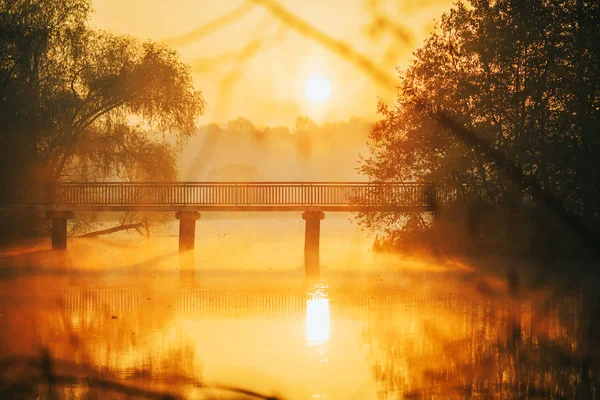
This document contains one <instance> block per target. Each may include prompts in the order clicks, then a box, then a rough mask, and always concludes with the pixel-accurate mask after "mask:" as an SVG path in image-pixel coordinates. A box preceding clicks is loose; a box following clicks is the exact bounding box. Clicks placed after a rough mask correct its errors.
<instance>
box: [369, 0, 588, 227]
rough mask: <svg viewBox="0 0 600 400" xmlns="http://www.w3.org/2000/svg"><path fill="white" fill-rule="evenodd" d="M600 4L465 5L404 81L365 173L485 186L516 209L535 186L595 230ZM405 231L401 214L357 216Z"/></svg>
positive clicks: (447, 18)
mask: <svg viewBox="0 0 600 400" xmlns="http://www.w3.org/2000/svg"><path fill="white" fill-rule="evenodd" d="M599 35H600V3H598V2H589V1H583V0H554V1H545V0H530V1H515V0H496V1H493V0H470V1H469V2H468V4H465V3H464V2H462V1H459V2H457V3H456V4H455V5H454V7H453V8H452V9H451V11H450V12H448V13H446V14H444V15H443V17H442V19H441V21H440V22H439V26H438V27H437V29H436V31H435V33H433V34H432V35H431V36H430V37H429V38H428V39H427V41H426V42H425V44H424V45H423V47H422V48H420V49H419V50H418V51H417V52H416V53H415V59H414V61H413V63H412V64H411V66H410V67H409V68H408V69H407V70H406V71H404V72H402V73H401V79H402V81H401V85H400V87H399V94H398V99H397V103H396V104H395V105H390V104H385V103H383V102H380V104H379V112H380V114H381V115H382V116H383V119H382V120H380V121H379V122H378V123H376V124H375V126H374V128H373V129H372V131H371V134H370V139H371V140H370V143H369V146H370V153H371V154H370V157H368V158H366V159H364V160H363V163H362V166H361V172H362V173H364V174H366V175H368V176H369V177H370V178H371V179H372V180H376V181H409V180H425V181H431V182H434V183H436V184H447V185H451V186H454V187H456V188H457V189H458V190H459V191H460V192H462V193H463V195H464V199H465V201H466V202H469V201H474V198H473V197H474V196H473V195H472V194H470V193H466V192H465V190H464V184H467V185H469V184H470V185H478V186H479V187H482V188H483V189H484V191H483V194H482V195H481V197H482V200H484V201H485V202H487V203H492V202H493V201H495V199H498V198H499V197H502V198H504V199H506V198H510V201H511V202H512V206H513V207H515V206H516V207H520V206H521V205H523V204H524V203H527V202H528V200H529V199H530V198H531V193H532V187H531V184H529V183H528V182H536V184H539V185H540V186H541V187H542V188H543V189H544V190H545V191H547V192H550V193H552V194H553V195H554V196H555V197H556V198H557V199H559V201H560V202H561V204H562V206H563V207H564V208H565V209H566V210H568V211H569V212H571V213H574V214H576V215H579V216H581V217H583V218H584V219H585V220H586V221H587V222H589V223H591V224H593V225H594V226H595V227H597V226H598V220H599V213H600V187H599V183H598V182H600V180H599V179H598V177H599V176H600V163H599V162H598V158H597V157H595V156H594V154H597V152H598V150H600V135H598V134H597V133H598V132H597V126H598V124H599V122H600V71H599V70H598V69H597V68H596V66H597V65H598V62H599V61H600V44H599V43H598V41H597V40H596V39H595V38H597V37H599ZM440 116H447V117H449V118H451V120H452V121H454V122H455V123H456V124H457V125H458V126H460V127H461V128H463V127H464V128H465V129H469V130H470V131H471V132H476V133H477V135H478V137H479V139H481V140H482V141H483V142H484V143H486V144H487V145H489V146H490V147H491V148H492V149H494V150H495V151H498V152H499V154H502V155H503V156H504V157H505V158H507V159H509V160H511V161H512V162H513V163H514V165H516V166H518V168H520V170H522V171H523V181H522V182H515V180H514V179H513V177H512V176H511V174H510V171H508V170H507V168H506V165H503V164H500V163H498V162H495V161H494V160H491V159H489V158H486V157H485V156H484V151H483V149H482V148H480V146H479V145H476V144H467V143H465V142H464V141H463V140H461V138H460V137H459V136H457V135H456V134H455V132H453V131H452V129H450V128H449V127H448V125H447V124H444V123H443V121H442V119H441V117H440ZM359 219H360V220H361V222H363V223H365V224H367V226H369V227H371V228H373V229H377V230H384V229H385V227H389V226H401V225H402V222H403V221H402V220H401V219H400V217H399V216H398V215H395V214H385V215H384V214H378V215H369V214H364V215H360V216H359Z"/></svg>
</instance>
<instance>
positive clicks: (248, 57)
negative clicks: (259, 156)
mask: <svg viewBox="0 0 600 400" xmlns="http://www.w3.org/2000/svg"><path fill="white" fill-rule="evenodd" d="M246 3H247V2H246V1H245V0H171V1H165V0H93V5H94V9H95V12H94V14H93V16H92V24H93V25H94V26H96V27H97V28H100V29H104V30H107V31H110V32H113V33H119V34H128V35H132V36H135V37H138V38H140V39H144V40H146V39H150V40H155V41H165V40H166V41H167V43H169V44H170V45H172V46H173V47H174V48H175V49H176V50H178V51H179V52H180V53H181V55H182V58H183V60H184V61H185V62H187V63H189V64H191V65H192V68H193V72H194V79H195V83H196V86H197V87H198V89H200V90H202V91H203V93H204V95H205V98H206V100H207V102H208V107H209V110H208V112H207V114H206V115H205V116H203V117H202V121H201V122H202V123H208V122H213V121H217V122H218V121H225V120H229V119H232V118H235V117H238V116H243V117H246V118H248V119H250V120H252V121H254V122H255V124H257V125H278V124H281V125H287V126H291V125H293V122H294V120H295V118H296V116H298V115H307V116H309V117H311V118H313V119H315V120H316V121H318V122H322V121H332V120H333V121H337V120H346V119H348V118H349V117H351V116H353V115H357V116H363V117H373V116H375V112H376V105H377V98H378V97H381V98H384V99H386V100H393V99H394V97H395V94H394V90H391V89H390V88H389V87H387V88H386V87H384V86H382V85H378V84H376V83H374V81H373V80H372V79H370V78H369V77H367V76H366V75H365V73H364V72H363V71H361V70H359V69H358V68H357V67H355V66H354V65H352V64H351V63H350V62H348V61H347V60H344V59H343V58H341V57H340V56H339V55H338V54H333V53H332V52H331V51H329V50H327V49H325V48H324V47H323V46H322V45H321V44H319V43H317V42H316V41H315V40H313V39H310V38H307V37H306V36H304V35H302V34H300V33H298V32H297V31H295V30H293V29H291V28H289V27H288V26H286V25H284V24H282V23H281V22H280V21H279V20H278V19H277V18H275V17H273V16H272V15H271V14H270V13H269V12H268V11H267V10H266V9H265V8H263V7H262V6H260V5H258V4H254V3H252V2H248V4H247V6H246V8H243V9H241V10H240V11H239V12H238V13H236V14H235V15H234V16H233V17H232V18H230V19H228V20H226V21H225V22H224V23H223V24H221V27H220V28H219V29H215V30H212V31H210V32H209V33H207V34H206V33H205V34H198V35H194V34H190V32H194V30H196V29H197V28H199V27H202V26H204V25H206V24H208V23H210V22H211V21H214V20H216V19H219V18H220V17H221V16H223V15H227V14H229V13H231V12H232V11H234V10H236V9H239V8H240V7H242V6H243V5H244V4H246ZM451 3H452V0H387V1H386V0H379V1H377V0H281V3H280V4H281V5H283V6H284V7H285V8H287V9H288V10H289V11H291V12H293V13H294V14H296V15H297V16H299V17H301V18H303V19H304V20H306V21H307V22H309V23H310V24H312V25H313V26H314V27H315V28H317V29H318V30H320V31H322V32H324V33H326V34H327V35H329V36H331V37H333V38H335V39H336V40H341V41H344V42H346V43H348V44H350V45H351V46H352V47H353V48H355V49H356V50H357V51H358V52H360V53H361V54H363V55H365V56H367V57H369V59H370V60H372V61H373V62H374V63H375V64H376V66H377V67H378V68H379V69H381V70H383V72H385V73H387V74H388V75H390V76H392V77H394V78H395V77H397V75H398V74H397V72H396V69H395V68H396V66H398V67H400V68H403V67H405V66H406V65H407V63H408V62H409V60H410V56H411V52H412V51H414V50H415V49H416V48H417V47H418V46H419V45H420V43H422V40H423V39H424V38H425V37H426V35H427V34H428V33H429V32H431V30H432V29H433V21H434V19H438V20H439V17H440V16H441V14H442V13H443V12H444V11H447V10H448V9H449V7H450V5H451ZM373 4H374V5H375V8H373V7H372V5H373ZM373 10H378V11H376V13H378V14H379V15H384V16H386V17H387V18H389V19H390V20H392V21H394V23H395V27H394V29H397V28H398V27H400V28H406V29H401V30H400V32H401V33H402V34H405V33H406V32H407V31H408V33H409V36H412V38H413V39H412V40H410V42H409V43H407V42H406V41H403V40H401V39H399V37H398V36H394V34H393V33H390V32H391V31H389V30H388V31H387V33H384V34H381V35H375V36H373V35H370V34H369V26H370V24H371V23H372V22H373V20H374V15H375V13H374V12H373ZM206 31H208V30H205V32H206ZM188 34H189V35H188ZM186 35H187V36H186ZM313 76H321V77H324V78H326V79H327V80H329V82H330V85H331V96H330V97H329V98H328V99H327V100H326V101H325V102H323V103H321V104H314V103H312V102H311V101H310V100H309V99H308V98H307V97H306V94H305V88H306V82H307V81H308V80H309V79H310V78H311V77H313Z"/></svg>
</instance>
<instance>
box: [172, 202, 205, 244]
mask: <svg viewBox="0 0 600 400" xmlns="http://www.w3.org/2000/svg"><path fill="white" fill-rule="evenodd" d="M175 217H176V218H177V219H178V220H179V252H180V253H184V252H186V251H188V250H193V249H194V242H195V241H196V220H198V219H200V213H199V212H197V211H178V212H177V214H175Z"/></svg>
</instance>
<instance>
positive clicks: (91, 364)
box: [0, 213, 580, 399]
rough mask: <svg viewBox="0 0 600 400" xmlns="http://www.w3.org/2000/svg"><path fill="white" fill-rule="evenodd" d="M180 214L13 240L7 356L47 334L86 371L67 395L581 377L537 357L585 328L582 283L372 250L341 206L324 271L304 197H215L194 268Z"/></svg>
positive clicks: (550, 381) (413, 392) (440, 391)
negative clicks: (249, 209)
mask: <svg viewBox="0 0 600 400" xmlns="http://www.w3.org/2000/svg"><path fill="white" fill-rule="evenodd" d="M176 229H177V225H176V224H173V225H172V226H168V227H167V228H165V230H164V232H162V233H161V234H162V236H158V237H152V238H149V239H147V238H141V237H139V236H136V235H132V236H128V235H126V234H122V233H121V234H117V235H112V236H105V237H102V238H96V239H71V240H70V242H69V250H68V252H66V253H62V254H60V253H57V252H52V251H50V250H49V248H50V246H49V242H47V241H46V240H43V241H36V242H24V243H22V245H21V246H19V247H14V248H11V249H4V250H2V253H1V254H0V271H1V272H0V286H1V290H0V293H2V297H1V298H0V319H1V322H2V329H0V335H1V337H0V343H1V344H0V353H1V355H2V356H3V357H7V356H11V355H31V356H37V355H39V354H40V351H41V350H42V349H46V350H47V351H48V353H49V354H50V355H51V356H52V357H53V359H55V360H56V361H55V365H56V367H55V368H56V371H57V374H58V373H60V372H61V371H68V373H70V374H73V375H75V376H76V377H78V379H79V382H80V383H77V384H72V385H68V386H67V387H66V388H64V391H65V392H64V393H63V394H65V395H66V396H67V397H68V398H94V396H96V398H107V397H106V394H105V393H106V392H104V391H103V390H102V389H98V388H95V387H94V386H93V385H90V384H89V383H88V384H86V383H85V382H86V379H88V378H89V377H90V376H102V377H103V378H106V379H123V380H125V381H126V382H131V383H132V384H133V385H144V386H145V387H147V388H151V389H155V390H163V391H169V392H170V393H175V394H179V395H183V396H187V397H189V398H215V397H210V396H216V398H230V397H228V396H229V394H228V393H227V392H226V391H224V390H217V389H214V388H213V389H207V388H205V387H203V385H207V386H208V387H210V386H211V385H213V386H214V385H224V386H232V387H243V388H247V389H251V390H254V391H258V392H261V393H264V394H267V395H277V396H280V397H282V398H288V399H323V398H327V399H342V398H343V399H386V398H403V397H402V396H404V398H411V397H410V396H413V397H415V398H416V397H418V396H424V397H426V398H432V397H436V396H441V397H442V398H465V397H467V396H468V397H471V396H472V397H473V398H506V397H508V398H513V396H515V395H516V394H518V393H519V392H520V391H525V390H529V389H524V388H523V387H522V386H523V385H525V384H529V385H534V384H535V386H536V388H537V389H536V390H539V391H540V393H554V392H558V391H560V392H562V393H568V391H569V390H570V388H571V386H572V385H574V384H573V383H570V382H572V381H573V379H576V378H577V376H576V374H574V372H573V370H569V369H568V368H565V367H554V366H553V365H554V364H553V363H552V361H551V358H552V355H551V353H548V352H547V351H546V352H545V354H544V357H546V358H547V359H548V360H547V361H542V359H540V356H541V351H542V349H547V348H549V347H548V346H550V345H551V346H553V347H552V348H554V349H555V350H556V351H557V354H562V355H563V356H564V355H565V354H569V353H571V352H575V351H576V350H573V349H576V348H577V347H578V346H579V345H580V343H579V342H578V339H577V324H578V318H579V314H578V305H577V304H578V300H577V299H570V298H561V299H560V301H554V302H546V303H544V302H543V301H541V300H542V299H547V296H545V295H544V294H543V293H537V294H534V293H532V294H531V295H530V296H528V298H526V299H525V298H524V299H521V300H519V299H511V298H509V296H507V295H506V294H505V293H506V290H505V289H506V288H505V285H504V283H502V282H501V281H494V280H493V279H491V278H489V279H488V278H485V277H481V276H478V274H477V273H475V272H474V271H475V270H474V268H472V267H470V266H466V265H458V264H448V263H442V262H439V263H436V262H435V261H432V259H430V260H415V259H405V258H402V257H399V256H389V255H388V256H386V255H382V254H376V253H372V252H371V251H370V247H371V245H372V243H373V237H372V236H370V235H368V234H366V233H365V232H362V231H361V230H360V229H359V228H358V227H357V226H356V225H355V224H352V223H350V222H349V221H348V215H347V214H337V215H336V214H334V213H329V214H327V215H326V218H325V220H324V221H323V222H322V237H321V264H322V267H321V279H320V280H316V281H313V280H306V279H305V276H304V260H303V243H304V237H303V233H304V223H303V221H302V219H301V218H300V216H299V215H296V213H289V214H273V215H270V216H269V217H259V216H256V215H250V216H249V217H246V218H223V217H222V216H219V215H212V216H211V215H210V214H209V213H206V214H205V215H203V219H201V220H199V221H198V223H197V237H196V248H195V251H194V257H193V258H192V262H193V263H194V265H193V268H191V269H192V270H193V274H192V275H190V273H189V272H190V265H187V264H186V263H189V262H190V258H189V257H188V258H185V257H180V256H179V254H178V252H177V240H178V238H177V235H176ZM182 271H184V272H185V273H182ZM486 279H487V280H486ZM484 280H486V281H485V285H486V288H488V289H489V290H488V291H486V292H482V291H481V284H482V282H483V281H484ZM9 288H10V290H8V289H9ZM538 300H539V302H538ZM540 304H545V309H544V307H539V305H540ZM517 336H518V338H519V339H518V340H517V339H516V337H517ZM19 371H20V372H18V373H16V375H12V376H8V375H7V374H6V373H4V374H3V384H4V386H5V387H6V382H9V381H10V380H11V379H19V378H22V377H23V374H24V373H26V372H25V371H26V369H21V370H19ZM86 371H87V372H86ZM90 371H91V372H90ZM60 390H63V389H62V388H61V389H60ZM104 390H106V389H104ZM545 390H546V391H548V392H544V391H545ZM61 393H62V392H61ZM231 398H240V397H235V396H234V397H231ZM242 398H243V397H242ZM248 398H250V397H248ZM540 398H543V397H540Z"/></svg>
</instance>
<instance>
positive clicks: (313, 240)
mask: <svg viewBox="0 0 600 400" xmlns="http://www.w3.org/2000/svg"><path fill="white" fill-rule="evenodd" d="M302 219H303V220H305V221H306V229H305V231H304V269H305V272H306V276H307V277H316V276H319V275H320V274H321V265H320V259H319V241H320V237H321V221H322V220H323V219H325V214H323V212H322V211H305V212H304V213H303V214H302Z"/></svg>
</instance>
